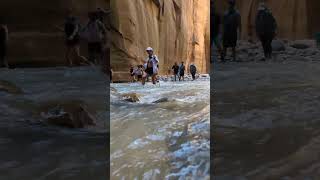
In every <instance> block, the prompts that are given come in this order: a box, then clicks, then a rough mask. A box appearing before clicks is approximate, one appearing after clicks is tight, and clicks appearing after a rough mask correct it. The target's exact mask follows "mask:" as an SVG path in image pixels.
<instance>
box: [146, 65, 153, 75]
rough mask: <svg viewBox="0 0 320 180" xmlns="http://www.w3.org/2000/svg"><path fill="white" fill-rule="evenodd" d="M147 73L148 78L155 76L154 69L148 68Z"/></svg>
mask: <svg viewBox="0 0 320 180" xmlns="http://www.w3.org/2000/svg"><path fill="white" fill-rule="evenodd" d="M146 73H147V75H148V76H152V75H153V68H152V67H151V68H147V69H146Z"/></svg>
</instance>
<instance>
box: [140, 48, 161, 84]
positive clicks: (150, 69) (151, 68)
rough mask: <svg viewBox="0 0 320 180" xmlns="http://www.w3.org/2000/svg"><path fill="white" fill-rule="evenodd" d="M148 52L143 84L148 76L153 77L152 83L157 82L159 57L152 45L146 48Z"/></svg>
mask: <svg viewBox="0 0 320 180" xmlns="http://www.w3.org/2000/svg"><path fill="white" fill-rule="evenodd" d="M146 52H147V54H148V58H147V59H146V63H145V75H144V76H143V78H142V84H143V85H144V84H145V80H146V78H148V77H150V76H151V78H152V83H153V84H156V82H157V74H158V67H159V66H158V64H159V59H158V57H157V56H156V55H154V54H153V49H152V48H151V47H148V48H147V49H146Z"/></svg>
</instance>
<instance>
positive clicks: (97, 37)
mask: <svg viewBox="0 0 320 180" xmlns="http://www.w3.org/2000/svg"><path fill="white" fill-rule="evenodd" d="M88 15H89V22H88V24H87V26H86V27H85V30H84V33H85V35H84V36H85V38H86V40H87V42H88V55H89V61H90V62H93V63H95V64H98V63H102V60H103V44H104V41H105V36H106V33H107V30H106V28H105V26H104V24H103V23H102V22H101V21H100V20H99V19H98V18H97V14H96V13H95V12H90V13H89V14H88Z"/></svg>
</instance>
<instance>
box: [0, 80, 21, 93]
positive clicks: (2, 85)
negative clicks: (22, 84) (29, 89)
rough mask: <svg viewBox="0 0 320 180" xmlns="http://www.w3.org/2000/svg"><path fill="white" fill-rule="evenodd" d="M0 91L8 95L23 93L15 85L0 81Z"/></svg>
mask: <svg viewBox="0 0 320 180" xmlns="http://www.w3.org/2000/svg"><path fill="white" fill-rule="evenodd" d="M0 91H4V92H7V93H10V94H22V93H23V91H22V90H21V89H20V88H19V87H17V86H16V85H15V84H13V83H11V82H9V81H4V80H0Z"/></svg>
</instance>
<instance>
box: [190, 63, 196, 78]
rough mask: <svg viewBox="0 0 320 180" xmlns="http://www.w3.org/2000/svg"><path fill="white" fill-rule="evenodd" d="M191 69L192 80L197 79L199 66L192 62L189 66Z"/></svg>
mask: <svg viewBox="0 0 320 180" xmlns="http://www.w3.org/2000/svg"><path fill="white" fill-rule="evenodd" d="M189 70H190V74H191V76H192V80H193V81H194V80H196V73H197V67H196V65H195V64H193V63H191V64H190V67H189Z"/></svg>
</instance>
